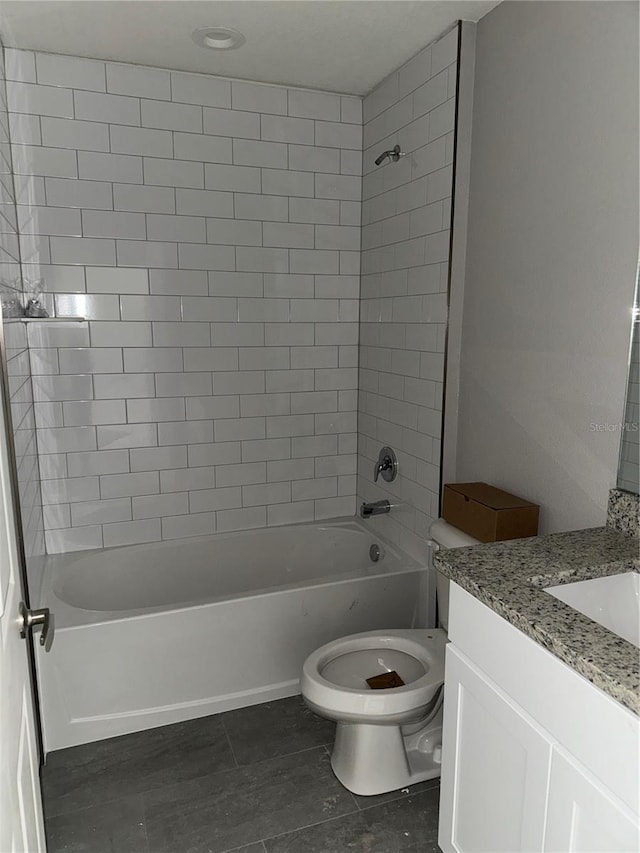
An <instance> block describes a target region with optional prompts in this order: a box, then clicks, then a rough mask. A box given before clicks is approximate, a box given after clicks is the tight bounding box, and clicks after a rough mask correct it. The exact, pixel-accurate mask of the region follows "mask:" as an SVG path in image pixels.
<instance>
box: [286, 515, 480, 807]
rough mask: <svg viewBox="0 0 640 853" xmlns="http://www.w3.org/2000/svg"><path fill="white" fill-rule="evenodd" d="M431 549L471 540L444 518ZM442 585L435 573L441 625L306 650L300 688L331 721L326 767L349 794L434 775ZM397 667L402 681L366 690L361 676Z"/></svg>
mask: <svg viewBox="0 0 640 853" xmlns="http://www.w3.org/2000/svg"><path fill="white" fill-rule="evenodd" d="M431 535H432V537H433V541H432V546H433V547H434V548H435V549H437V548H438V547H440V546H443V547H461V546H463V545H471V544H475V543H476V540H474V539H472V538H471V537H469V536H467V535H466V534H464V533H461V531H459V530H456V528H453V527H451V526H450V525H448V524H447V523H446V522H444V521H441V520H439V521H437V522H435V523H434V524H433V525H432V527H431ZM445 582H446V584H448V582H447V581H446V579H445V578H442V577H441V576H438V599H439V602H440V619H441V624H442V625H443V627H442V628H430V629H427V628H412V629H406V630H405V629H399V630H389V631H367V632H365V633H361V634H352V635H351V636H348V637H341V638H340V639H337V640H334V641H332V642H330V643H327V644H326V645H324V646H321V647H320V648H319V649H317V650H316V651H315V652H312V653H311V654H310V655H309V657H308V658H307V660H306V661H305V663H304V666H303V669H302V677H301V680H300V688H301V692H302V696H303V698H304V700H305V702H306V704H307V705H308V706H309V707H310V708H311V709H312V710H313V711H315V712H316V713H317V714H319V715H320V716H322V717H326V718H328V719H330V720H335V721H336V723H337V728H336V739H335V743H334V747H333V752H332V755H331V767H332V768H333V772H334V773H335V775H336V776H337V777H338V779H339V780H340V782H342V784H343V785H344V786H345V788H347V789H348V790H349V791H352V792H353V793H354V794H361V795H365V796H371V795H374V794H382V793H386V792H387V791H394V790H397V789H399V788H404V787H406V786H407V785H413V784H415V783H417V782H422V781H425V780H426V779H433V778H435V777H437V776H439V775H440V756H441V744H442V696H443V687H444V658H445V647H446V644H447V633H446V630H444V628H445V627H446V624H447V618H446V617H447V612H446V610H447V605H448V590H447V589H446V585H445ZM393 671H395V672H397V673H398V675H399V676H400V678H401V679H402V681H403V682H404V685H403V686H400V687H390V688H384V689H375V690H373V689H371V687H370V686H369V684H368V683H367V679H368V678H371V677H372V676H376V675H380V674H382V673H388V672H393Z"/></svg>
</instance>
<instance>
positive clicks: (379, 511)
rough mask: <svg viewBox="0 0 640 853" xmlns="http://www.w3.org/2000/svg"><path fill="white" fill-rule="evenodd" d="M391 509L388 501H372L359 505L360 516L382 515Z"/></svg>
mask: <svg viewBox="0 0 640 853" xmlns="http://www.w3.org/2000/svg"><path fill="white" fill-rule="evenodd" d="M390 511H391V504H390V503H389V501H386V500H385V501H374V502H373V503H369V504H367V503H363V504H362V506H361V507H360V515H361V516H362V518H369V517H370V516H372V515H383V514H384V513H385V512H390Z"/></svg>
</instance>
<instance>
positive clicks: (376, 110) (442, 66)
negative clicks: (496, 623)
mask: <svg viewBox="0 0 640 853" xmlns="http://www.w3.org/2000/svg"><path fill="white" fill-rule="evenodd" d="M457 59H458V27H457V26H456V27H454V28H453V29H452V30H450V31H449V32H448V33H446V34H445V35H444V36H443V37H442V38H440V39H438V40H437V41H435V42H434V43H433V44H431V45H429V46H428V47H426V48H425V49H424V50H422V51H420V53H418V54H417V55H416V56H415V57H413V59H411V60H410V61H409V62H408V63H406V64H405V65H403V66H402V67H401V68H399V69H398V70H397V71H395V72H394V73H393V74H391V75H389V76H388V77H387V78H385V80H383V81H382V82H381V83H380V84H379V85H378V86H376V88H375V89H374V90H373V91H372V92H371V93H370V94H369V95H367V97H366V98H365V101H364V109H363V115H364V161H363V174H364V177H363V186H362V189H363V206H362V215H363V228H362V281H361V292H360V299H361V302H360V380H359V401H358V502H361V501H375V500H382V499H387V500H389V501H390V503H391V504H392V510H391V512H390V513H389V514H388V515H380V516H376V517H375V518H371V519H370V521H369V522H368V523H369V524H370V525H371V527H373V528H374V529H378V530H380V531H381V532H382V533H384V534H385V535H387V536H388V537H389V538H391V539H392V540H394V541H396V542H398V543H399V544H400V545H401V546H402V547H403V548H405V550H407V551H408V552H409V553H411V554H414V555H415V556H417V557H420V558H424V556H425V544H424V540H425V539H426V538H427V536H428V530H429V525H430V524H431V521H432V520H433V519H434V518H437V515H438V501H439V492H440V433H441V422H442V398H443V382H444V348H445V337H446V322H447V285H448V266H449V264H448V262H449V235H450V224H451V190H452V182H453V156H454V128H455V113H456V78H457ZM396 143H398V144H399V145H400V147H401V148H402V150H403V152H405V153H406V156H405V157H404V158H402V159H401V160H399V161H398V162H397V163H393V162H390V161H386V162H385V163H384V164H383V165H381V166H376V165H375V163H374V160H375V158H376V157H377V156H378V155H379V154H380V152H381V151H383V150H385V149H390V148H393V146H394V145H395V144H396ZM383 445H390V446H391V447H393V449H394V450H395V451H396V453H397V456H398V464H399V471H398V477H397V479H396V480H394V482H392V483H386V482H385V481H384V480H383V479H382V478H380V479H379V480H378V482H377V484H374V483H373V469H374V462H375V460H376V459H377V458H378V453H379V451H380V449H381V447H382V446H383Z"/></svg>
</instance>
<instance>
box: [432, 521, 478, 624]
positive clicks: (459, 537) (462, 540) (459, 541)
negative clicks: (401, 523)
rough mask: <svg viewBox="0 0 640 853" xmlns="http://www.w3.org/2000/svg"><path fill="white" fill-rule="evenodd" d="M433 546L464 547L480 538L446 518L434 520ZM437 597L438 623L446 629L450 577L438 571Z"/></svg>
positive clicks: (434, 548) (435, 547) (436, 548)
mask: <svg viewBox="0 0 640 853" xmlns="http://www.w3.org/2000/svg"><path fill="white" fill-rule="evenodd" d="M429 535H430V536H431V542H432V543H433V545H432V548H433V550H434V551H438V550H439V549H440V548H463V547H464V546H465V545H479V544H480V543H479V540H478V539H474V538H473V536H468V535H467V534H466V533H463V532H462V530H458V528H457V527H453V526H452V525H451V524H447V522H446V521H444V519H442V518H439V519H438V520H437V521H434V522H433V524H432V525H431V527H430V528H429ZM436 598H437V601H438V624H439V625H440V627H442V628H444V630H445V631H446V630H448V628H449V578H447V577H445V576H444V575H441V574H440V572H438V571H436Z"/></svg>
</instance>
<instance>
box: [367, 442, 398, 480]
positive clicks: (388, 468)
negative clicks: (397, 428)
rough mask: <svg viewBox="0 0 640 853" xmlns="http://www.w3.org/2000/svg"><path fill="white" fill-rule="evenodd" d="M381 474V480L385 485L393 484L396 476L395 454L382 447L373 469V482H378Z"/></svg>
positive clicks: (396, 461) (388, 448) (396, 462)
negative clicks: (385, 482)
mask: <svg viewBox="0 0 640 853" xmlns="http://www.w3.org/2000/svg"><path fill="white" fill-rule="evenodd" d="M380 474H382V479H383V480H386V481H387V483H391V482H393V480H395V478H396V476H397V474H398V460H397V459H396V454H395V453H394V452H393V450H392V449H391V448H390V447H383V448H382V450H381V451H380V454H379V456H378V461H377V462H376V465H375V468H374V469H373V482H374V483H377V482H378V477H379V476H380Z"/></svg>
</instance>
